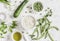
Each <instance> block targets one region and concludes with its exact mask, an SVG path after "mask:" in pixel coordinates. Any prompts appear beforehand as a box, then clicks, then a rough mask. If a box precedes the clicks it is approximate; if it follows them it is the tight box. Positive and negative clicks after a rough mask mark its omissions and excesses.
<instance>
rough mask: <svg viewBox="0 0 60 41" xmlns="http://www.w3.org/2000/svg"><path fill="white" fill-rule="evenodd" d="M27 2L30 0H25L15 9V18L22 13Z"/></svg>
mask: <svg viewBox="0 0 60 41" xmlns="http://www.w3.org/2000/svg"><path fill="white" fill-rule="evenodd" d="M27 2H28V0H24V1H23V2H22V3H21V4H20V5H19V6H18V8H17V9H16V10H15V12H14V15H13V16H14V17H15V18H16V17H18V16H19V14H20V13H21V11H22V9H23V7H24V6H25V5H26V3H27Z"/></svg>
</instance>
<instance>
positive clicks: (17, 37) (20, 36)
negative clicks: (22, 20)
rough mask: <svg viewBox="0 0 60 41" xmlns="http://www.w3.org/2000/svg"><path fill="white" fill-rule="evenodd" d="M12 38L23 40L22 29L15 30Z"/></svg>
mask: <svg viewBox="0 0 60 41" xmlns="http://www.w3.org/2000/svg"><path fill="white" fill-rule="evenodd" d="M12 40H13V41H21V40H22V33H21V32H20V31H15V32H13V33H12Z"/></svg>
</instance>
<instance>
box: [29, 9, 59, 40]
mask: <svg viewBox="0 0 60 41" xmlns="http://www.w3.org/2000/svg"><path fill="white" fill-rule="evenodd" d="M49 16H52V11H51V10H49V11H48V12H47V14H46V15H44V17H43V18H40V19H38V24H37V25H36V28H35V29H34V31H33V33H32V34H31V35H30V36H31V38H32V39H33V40H39V39H41V38H43V37H44V38H47V37H49V38H50V39H51V41H54V39H53V38H52V36H51V35H50V33H49V30H50V29H52V28H54V29H56V30H59V29H58V28H57V27H55V26H51V22H50V20H49V19H48V17H49Z"/></svg>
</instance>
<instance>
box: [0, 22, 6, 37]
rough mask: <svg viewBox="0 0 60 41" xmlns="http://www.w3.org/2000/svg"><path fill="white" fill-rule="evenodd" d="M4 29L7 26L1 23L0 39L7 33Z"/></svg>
mask: <svg viewBox="0 0 60 41" xmlns="http://www.w3.org/2000/svg"><path fill="white" fill-rule="evenodd" d="M6 29H7V25H6V24H5V23H4V22H2V23H1V25H0V38H3V37H4V36H3V34H6V33H7V31H6Z"/></svg>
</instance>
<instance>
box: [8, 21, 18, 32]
mask: <svg viewBox="0 0 60 41" xmlns="http://www.w3.org/2000/svg"><path fill="white" fill-rule="evenodd" d="M16 26H17V24H16V21H13V22H12V25H11V26H10V27H9V30H10V32H12V29H14V28H16Z"/></svg>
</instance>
